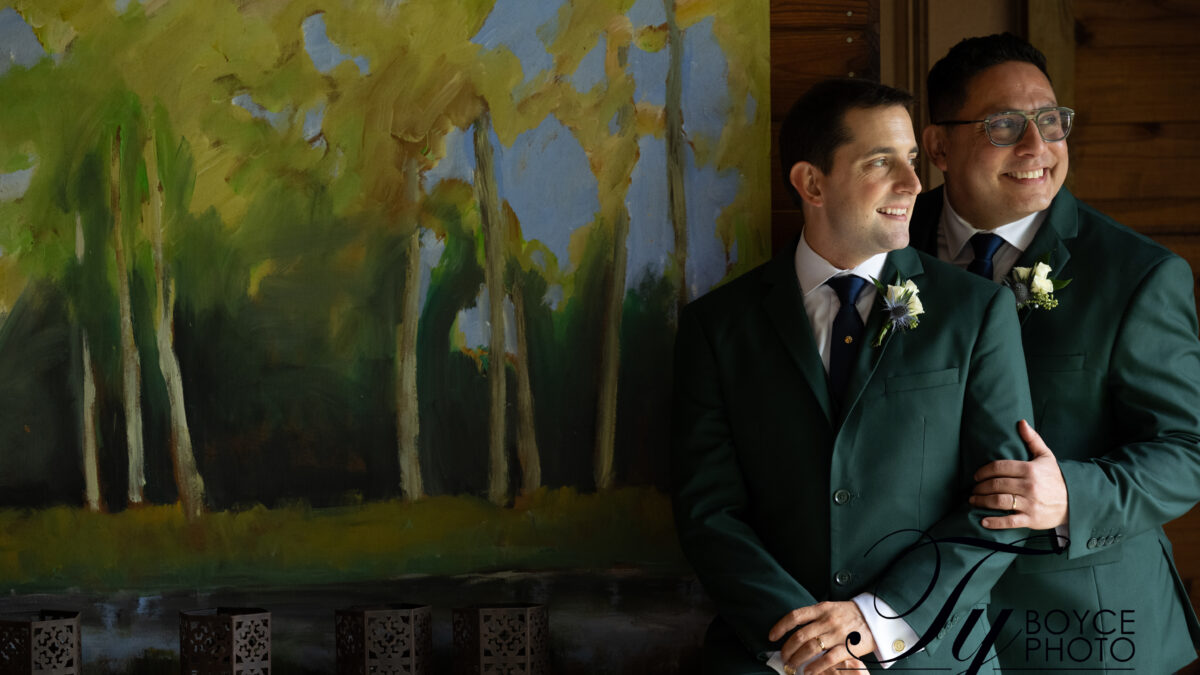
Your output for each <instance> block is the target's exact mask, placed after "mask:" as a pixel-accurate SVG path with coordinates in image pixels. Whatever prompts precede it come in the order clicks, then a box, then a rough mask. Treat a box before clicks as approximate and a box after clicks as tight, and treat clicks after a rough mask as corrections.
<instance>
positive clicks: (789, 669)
mask: <svg viewBox="0 0 1200 675" xmlns="http://www.w3.org/2000/svg"><path fill="white" fill-rule="evenodd" d="M783 675H796V667H795V666H789V665H788V664H786V663H785V664H783Z"/></svg>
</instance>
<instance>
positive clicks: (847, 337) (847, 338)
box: [846, 335, 854, 344]
mask: <svg viewBox="0 0 1200 675" xmlns="http://www.w3.org/2000/svg"><path fill="white" fill-rule="evenodd" d="M851 342H854V338H852V337H850V336H849V335H847V336H846V344H850V343H851Z"/></svg>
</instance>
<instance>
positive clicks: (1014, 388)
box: [875, 287, 1033, 653]
mask: <svg viewBox="0 0 1200 675" xmlns="http://www.w3.org/2000/svg"><path fill="white" fill-rule="evenodd" d="M1015 306H1016V302H1015V299H1014V298H1013V296H1012V293H1011V292H1010V291H1009V290H1007V289H1004V288H1000V287H997V288H996V292H995V294H993V296H992V298H991V301H990V302H989V303H988V307H987V310H986V313H985V316H984V321H983V324H982V326H981V330H980V331H979V334H978V337H977V339H976V343H975V348H974V349H973V350H972V353H971V356H970V360H969V371H968V374H967V383H966V394H965V397H964V401H963V410H962V426H961V431H960V434H961V435H960V441H959V447H960V454H959V466H958V479H957V482H958V485H957V489H958V491H959V494H960V497H961V498H960V499H956V500H955V503H957V504H958V505H959V506H957V507H956V508H955V509H954V510H953V511H951V512H950V513H948V514H946V515H945V516H944V517H943V518H941V519H940V520H939V521H938V522H937V523H936V524H935V525H934V526H933V527H932V528H930V530H929V532H928V535H929V537H930V538H932V539H934V540H938V541H939V542H940V543H938V544H937V545H936V546H934V545H924V546H921V545H915V546H914V547H913V548H911V549H910V550H909V551H908V552H907V553H906V554H903V555H901V556H900V557H899V558H897V559H896V560H895V561H894V562H893V564H892V565H891V566H890V567H889V568H888V569H887V571H885V572H884V574H883V575H881V577H880V578H879V582H878V586H877V588H876V590H875V593H876V594H877V595H878V596H879V597H881V598H883V599H884V600H885V601H886V602H887V603H888V604H890V605H891V606H892V607H893V608H895V610H896V611H898V612H901V613H905V612H908V613H907V614H903V617H904V619H905V620H906V621H908V622H909V624H910V625H911V626H912V627H913V628H914V629H915V630H916V631H917V632H918V633H922V634H925V635H926V636H927V637H930V638H931V642H930V643H929V644H927V645H926V646H925V648H926V649H928V650H930V651H931V653H932V652H934V651H936V650H937V649H938V646H939V643H940V642H941V638H942V631H943V628H948V627H951V626H953V625H954V624H956V623H958V621H960V620H961V619H963V618H965V617H966V615H967V613H968V612H969V611H970V609H971V608H972V606H973V605H976V604H978V603H980V602H983V601H986V599H987V597H988V593H989V591H990V589H991V587H992V586H993V585H994V584H995V582H996V581H997V580H998V579H999V578H1000V575H1001V574H1003V573H1004V571H1005V570H1006V569H1007V567H1008V565H1009V564H1011V562H1012V560H1013V558H1014V554H1013V553H1011V552H997V551H994V550H992V549H990V548H988V544H994V543H997V542H1001V543H1013V542H1017V541H1019V540H1022V539H1024V538H1026V537H1028V536H1029V530H1026V529H1011V530H988V529H986V528H984V527H983V526H982V525H981V524H980V521H981V520H982V519H983V518H984V517H985V516H988V515H998V514H997V513H996V512H994V511H990V510H986V509H977V508H974V507H972V506H970V504H968V503H967V498H968V497H969V496H970V493H971V490H972V488H973V486H974V484H975V480H974V473H975V471H976V470H978V469H979V468H980V467H982V466H983V465H985V464H987V463H989V462H992V461H994V460H997V459H1028V452H1027V450H1026V449H1025V445H1024V443H1023V442H1022V441H1021V439H1020V436H1019V434H1018V432H1017V423H1018V422H1019V421H1020V420H1022V419H1025V420H1032V419H1033V411H1032V404H1031V403H1030V398H1029V382H1028V377H1027V374H1026V369H1025V358H1024V351H1023V349H1022V346H1021V334H1020V325H1019V323H1018V321H1017V315H1016V310H1015ZM918 330H919V329H918ZM918 544H919V542H918ZM968 579H969V580H968ZM963 581H965V585H964V586H963V591H962V593H961V594H960V595H959V596H958V597H957V599H955V598H954V597H953V590H954V589H955V587H956V585H958V584H959V582H963ZM926 591H928V596H925V595H924V594H925V593H926ZM923 596H924V597H923ZM943 612H944V613H943ZM935 632H936V633H937V635H936V637H934V633H935ZM953 634H957V631H955V632H954V633H952V635H953ZM974 646H975V645H972V647H974Z"/></svg>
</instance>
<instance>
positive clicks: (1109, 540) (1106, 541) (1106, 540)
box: [1104, 534, 1117, 546]
mask: <svg viewBox="0 0 1200 675" xmlns="http://www.w3.org/2000/svg"><path fill="white" fill-rule="evenodd" d="M1116 540H1117V538H1116V537H1114V536H1112V535H1111V534H1110V535H1108V536H1107V537H1105V538H1104V545H1105V546H1112V544H1113V542H1114V541H1116Z"/></svg>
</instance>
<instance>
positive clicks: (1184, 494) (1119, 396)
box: [1051, 256, 1200, 558]
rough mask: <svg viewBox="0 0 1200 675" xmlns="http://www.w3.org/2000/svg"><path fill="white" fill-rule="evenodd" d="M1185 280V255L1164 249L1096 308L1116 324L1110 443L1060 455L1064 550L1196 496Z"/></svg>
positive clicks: (1194, 395) (1194, 401) (1150, 521)
mask: <svg viewBox="0 0 1200 675" xmlns="http://www.w3.org/2000/svg"><path fill="white" fill-rule="evenodd" d="M1192 284H1193V279H1192V274H1191V269H1190V268H1189V267H1188V264H1187V262H1185V261H1184V260H1183V259H1181V258H1178V257H1176V256H1168V257H1165V258H1164V259H1163V260H1162V261H1161V262H1159V264H1157V265H1155V266H1154V267H1152V268H1151V269H1150V270H1149V272H1148V273H1147V274H1146V275H1145V276H1144V277H1143V278H1142V280H1141V281H1140V283H1139V286H1138V288H1137V290H1136V292H1135V293H1134V294H1133V295H1132V298H1131V300H1130V301H1129V305H1128V306H1127V307H1124V308H1118V307H1112V308H1104V307H1099V308H1098V309H1097V311H1099V312H1106V311H1110V312H1112V313H1113V316H1112V320H1113V321H1119V322H1120V325H1119V327H1118V329H1117V334H1116V340H1115V343H1114V345H1113V351H1112V355H1111V358H1110V360H1109V369H1108V374H1107V377H1108V388H1109V392H1110V396H1111V402H1112V406H1111V410H1110V411H1109V413H1110V414H1111V415H1112V419H1113V424H1114V429H1115V430H1116V432H1117V439H1116V443H1117V444H1118V445H1117V446H1116V447H1115V448H1113V449H1111V450H1110V451H1108V452H1101V450H1102V449H1099V448H1098V449H1097V452H1096V453H1095V454H1096V457H1094V458H1090V459H1086V460H1075V461H1072V460H1060V463H1059V466H1060V468H1061V469H1062V473H1063V478H1064V480H1065V481H1066V484H1067V493H1068V500H1069V505H1070V512H1069V516H1068V518H1069V520H1068V523H1069V527H1070V537H1071V545H1070V548H1069V550H1068V555H1069V556H1070V557H1071V558H1076V557H1081V556H1085V555H1088V554H1089V553H1093V552H1096V551H1099V550H1102V548H1103V546H1098V545H1096V538H1098V537H1099V538H1101V539H1102V540H1105V539H1106V540H1107V542H1109V543H1112V542H1114V541H1118V540H1119V539H1120V538H1121V537H1122V536H1133V535H1135V534H1138V533H1141V532H1144V531H1146V530H1148V529H1151V528H1155V527H1159V526H1161V525H1162V524H1163V523H1165V522H1167V521H1169V520H1171V519H1173V518H1176V517H1178V516H1181V515H1183V514H1184V513H1186V512H1187V511H1188V509H1190V508H1191V507H1192V506H1193V505H1194V504H1195V503H1196V500H1197V499H1198V498H1200V341H1198V340H1197V338H1196V332H1197V324H1196V312H1195V299H1194V296H1193V293H1192ZM1098 302H1099V301H1098ZM1118 312H1121V313H1120V314H1118ZM1098 320H1103V319H1098ZM1090 357H1091V355H1089V358H1090ZM1051 450H1054V448H1051Z"/></svg>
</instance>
